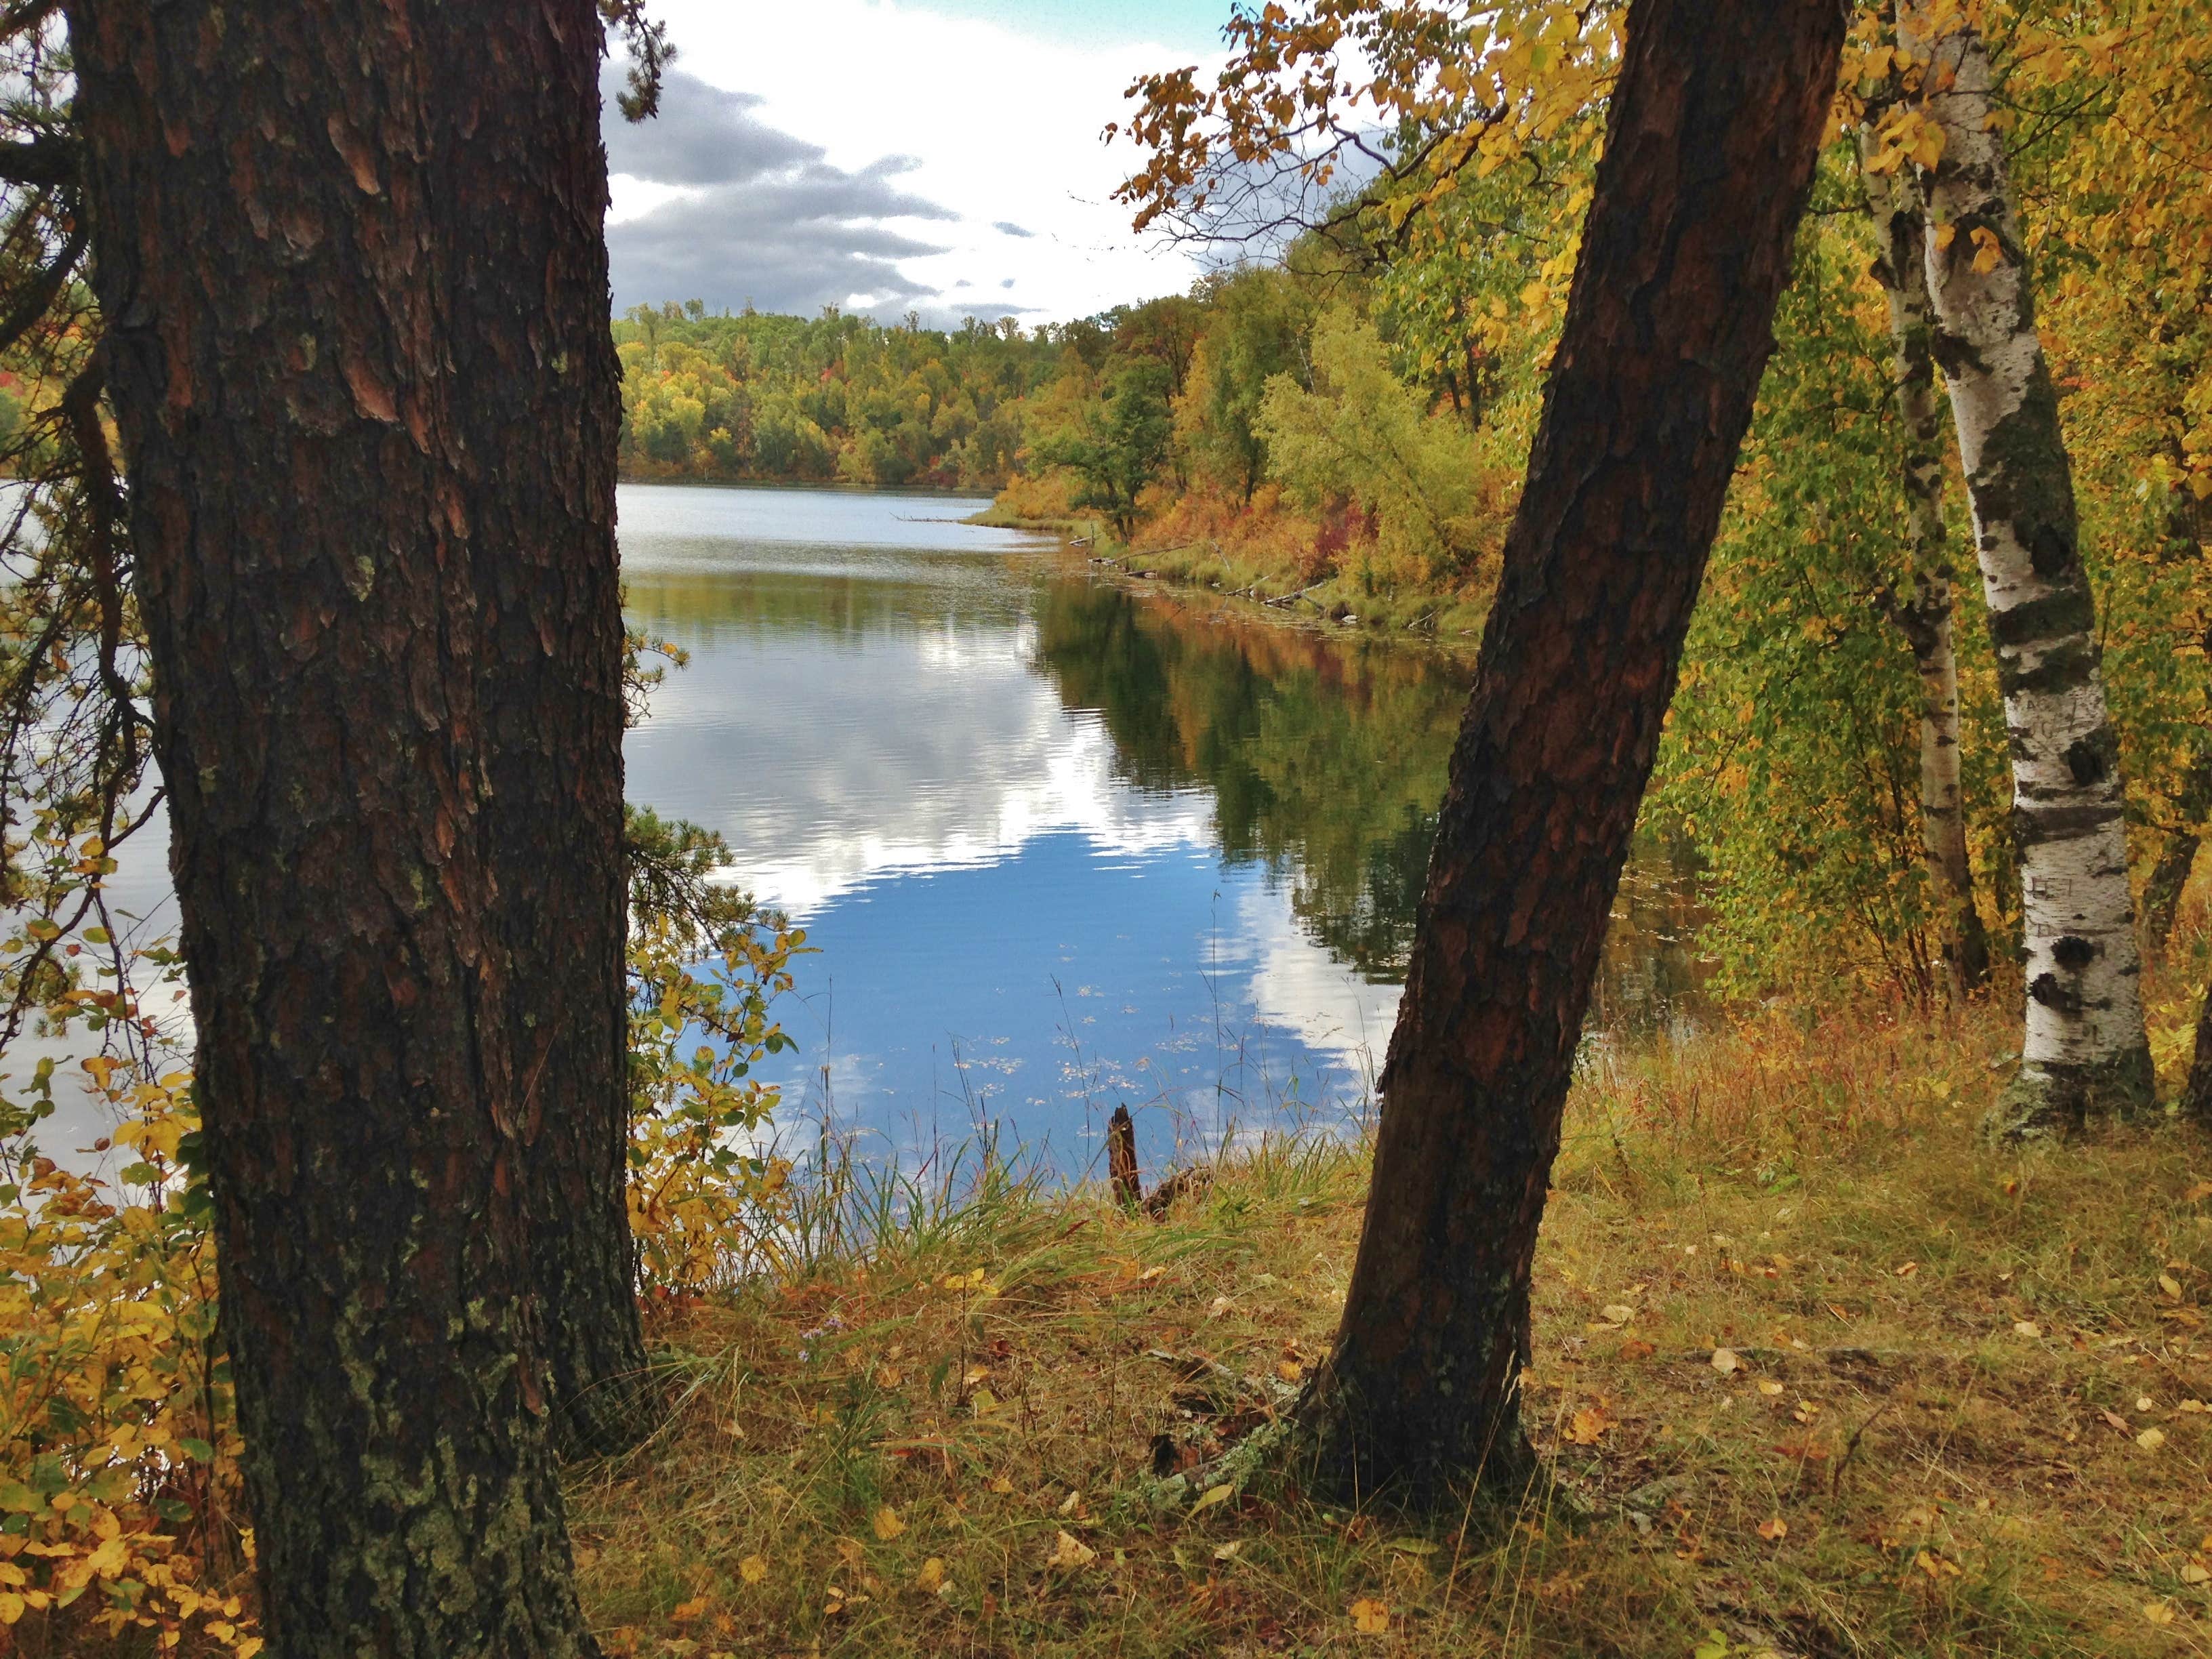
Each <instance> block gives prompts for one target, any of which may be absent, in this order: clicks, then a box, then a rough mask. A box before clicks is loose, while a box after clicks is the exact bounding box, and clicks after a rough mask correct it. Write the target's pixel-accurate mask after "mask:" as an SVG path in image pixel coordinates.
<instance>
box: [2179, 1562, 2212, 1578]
mask: <svg viewBox="0 0 2212 1659" xmlns="http://www.w3.org/2000/svg"><path fill="white" fill-rule="evenodd" d="M2181 1582H2182V1583H2185V1584H2204V1583H2212V1571H2208V1570H2207V1569H2205V1568H2203V1567H2200V1566H2198V1565H2197V1564H2196V1563H2195V1562H2194V1561H2185V1562H2183V1563H2182V1564H2181Z"/></svg>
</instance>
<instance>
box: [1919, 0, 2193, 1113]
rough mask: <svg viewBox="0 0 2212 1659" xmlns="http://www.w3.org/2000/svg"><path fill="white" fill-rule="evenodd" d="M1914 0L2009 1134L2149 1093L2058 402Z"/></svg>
mask: <svg viewBox="0 0 2212 1659" xmlns="http://www.w3.org/2000/svg"><path fill="white" fill-rule="evenodd" d="M1928 19H1929V6H1928V5H1927V3H1926V0H1914V3H1908V4H1906V5H1905V6H1902V7H1900V9H1899V19H1898V22H1899V30H1898V32H1899V40H1900V42H1901V43H1902V44H1904V45H1905V46H1908V47H1909V48H1910V49H1911V51H1912V52H1914V54H1915V55H1916V56H1917V57H1918V58H1921V59H1923V61H1925V60H1927V59H1929V58H1930V57H1931V56H1932V58H1933V62H1932V63H1931V64H1929V68H1928V70H1927V71H1926V74H1927V82H1926V87H1925V98H1926V103H1927V108H1928V112H1929V115H1930V116H1931V117H1932V118H1934V119H1935V120H1936V123H1937V124H1938V125H1940V126H1941V128H1942V133H1943V154H1942V160H1941V161H1939V162H1938V163H1937V164H1936V167H1935V169H1934V170H1933V172H1932V173H1931V174H1930V176H1929V180H1928V183H1927V194H1928V209H1929V224H1930V226H1931V227H1932V228H1931V230H1930V233H1929V239H1928V246H1927V267H1928V289H1929V296H1930V298H1931V300H1932V301H1933V302H1934V305H1935V310H1936V360H1937V362H1940V363H1941V364H1942V368H1943V373H1944V376H1945V379H1946V380H1948V383H1949V387H1950V392H1951V409H1952V414H1953V417H1954V422H1955V423H1956V426H1957V428H1958V435H1959V455H1960V460H1961V462H1962V463H1963V465H1964V466H1965V468H1966V488H1967V491H1968V494H1969V495H1970V496H1971V498H1972V504H1973V517H1974V533H1975V540H1976V544H1977V547H1978V551H1979V556H1980V561H1981V567H1982V585H1983V589H1984V592H1985V593H1986V595H1987V596H1988V601H1989V612H1990V635H1991V636H1992V638H1993V639H1994V640H1995V641H1996V653H1997V681H1998V686H1999V689H2000V690H2002V692H2003V695H2004V704H2005V724H2006V727H2007V731H2008V735H2009V737H2010V740H2011V748H2012V757H2013V823H2014V836H2015V840H2016V841H2017V842H2018V844H2019V849H2020V860H2021V912H2022V915H2023V917H2024V921H2025V927H2024V932H2025V945H2026V951H2027V963H2026V975H2027V1030H2026V1035H2025V1036H2024V1039H2023V1041H2022V1043H2021V1066H2020V1073H2019V1075H2018V1076H2017V1077H2016V1078H2015V1080H2014V1082H2013V1084H2012V1085H2011V1086H2010V1087H2009V1088H2008V1090H2007V1091H2006V1096H2005V1100H2004V1102H2003V1103H2002V1106H2001V1107H2000V1109H1999V1118H1998V1127H1999V1129H2000V1131H2001V1133H2003V1134H2004V1135H2005V1136H2006V1137H2007V1138H2008V1139H2019V1138H2021V1137H2026V1136H2033V1135H2039V1134H2046V1133H2051V1132H2053V1131H2055V1130H2058V1129H2062V1128H2064V1127H2068V1126H2069V1125H2072V1124H2075V1123H2079V1122H2080V1121H2081V1120H2082V1119H2083V1117H2084V1116H2086V1115H2088V1114H2090V1113H2093V1112H2105V1111H2116V1112H2121V1113H2132V1112H2136V1111H2140V1110H2142V1109H2145V1108H2148V1106H2149V1105H2150V1104H2151V1099H2152V1076H2151V1063H2150V1047H2149V1043H2148V1040H2147V1039H2146V1037H2145V1036H2144V1031H2143V1013H2142V982H2141V981H2142V965H2141V960H2140V957H2139V956H2138V953H2137V951H2136V934H2135V919H2134V914H2133V909H2132V907H2131V903H2130V895H2129V891H2128V847H2127V826H2126V824H2125V823H2124V805H2125V802H2124V789H2123V786H2122V783H2121V778H2120V762H2119V745H2118V739H2117V738H2116V736H2115V734H2114V732H2113V731H2112V721H2111V719H2110V716H2109V715H2108V714H2107V713H2106V706H2105V687H2104V680H2103V676H2102V673H2101V671H2100V665H2099V648H2098V643H2097V630H2096V605H2095V601H2094V599H2093V597H2092V595H2091V593H2090V591H2089V578H2088V573H2087V571H2086V570H2085V569H2084V568H2082V563H2081V553H2080V549H2079V545H2078V538H2077V535H2076V528H2075V507H2074V484H2073V477H2072V473H2071V470H2070V467H2069V462H2068V459H2067V453H2066V445H2065V441H2064V438H2063V435H2062V434H2061V432H2060V429H2059V422H2058V395H2057V388H2056V387H2055V386H2053V385H2052V383H2051V371H2050V369H2049V368H2048V367H2047V366H2046V365H2045V362H2044V358H2043V348H2042V344H2041V343H2040V341H2039V338H2038V337H2037V335H2036V330H2035V315H2034V305H2033V296H2032V295H2031V293H2030V290H2029V285H2028V277H2027V263H2026V250H2025V248H2024V247H2023V246H2022V244H2021V235H2020V227H2019V224H2018V222H2017V221H2016V219H2015V216H2014V213H2013V207H2012V201H2011V197H2010V193H2009V185H2008V183H2007V178H2006V163H2005V155H2004V146H2003V143H2002V139H2001V137H2000V136H1999V135H1998V134H1997V133H1996V132H1995V131H1991V129H1990V113H1991V106H1990V65H1989V58H1988V55H1987V53H1986V52H1984V49H1983V46H1982V43H1981V40H1980V37H1979V36H1978V35H1977V34H1976V33H1973V32H1972V30H1971V29H1970V28H1967V27H1965V26H1964V25H1963V24H1960V23H1955V22H1954V23H1953V24H1952V25H1951V26H1950V32H1949V33H1947V34H1945V35H1944V36H1943V37H1942V39H1941V40H1933V41H1931V40H1930V38H1929V27H1928Z"/></svg>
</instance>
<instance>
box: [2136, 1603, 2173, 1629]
mask: <svg viewBox="0 0 2212 1659" xmlns="http://www.w3.org/2000/svg"><path fill="white" fill-rule="evenodd" d="M2142 1614H2143V1617H2144V1618H2146V1619H2148V1620H2150V1621H2151V1623H2152V1624H2154V1625H2158V1626H2166V1625H2170V1624H2172V1622H2173V1603H2172V1602H2171V1601H2146V1602H2144V1603H2143V1610H2142Z"/></svg>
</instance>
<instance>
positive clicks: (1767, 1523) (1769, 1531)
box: [1759, 1515, 1790, 1544]
mask: <svg viewBox="0 0 2212 1659" xmlns="http://www.w3.org/2000/svg"><path fill="white" fill-rule="evenodd" d="M1789 1535H1790V1523H1789V1522H1787V1521H1784V1519H1783V1518H1782V1517H1781V1516H1778V1515H1777V1516H1769V1517H1768V1518H1767V1519H1766V1520H1764V1521H1762V1522H1759V1536H1760V1537H1761V1538H1764V1539H1765V1541H1767V1542H1768V1543H1770V1544H1778V1543H1780V1542H1781V1541H1783V1540H1784V1538H1787V1537H1788V1536H1789Z"/></svg>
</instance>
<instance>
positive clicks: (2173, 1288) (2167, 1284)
mask: <svg viewBox="0 0 2212 1659" xmlns="http://www.w3.org/2000/svg"><path fill="white" fill-rule="evenodd" d="M2158 1288H2159V1289H2160V1291H2162V1292H2163V1293H2164V1294H2165V1297H2166V1300H2167V1301H2169V1302H2179V1301H2180V1300H2181V1281H2180V1280H2179V1279H2176V1278H2175V1277H2174V1276H2173V1275H2172V1273H2160V1275H2159V1276H2158Z"/></svg>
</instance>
